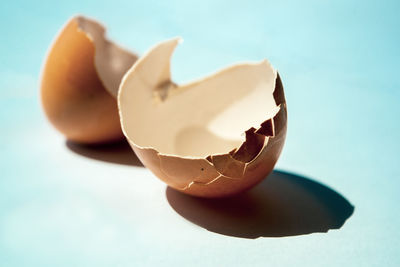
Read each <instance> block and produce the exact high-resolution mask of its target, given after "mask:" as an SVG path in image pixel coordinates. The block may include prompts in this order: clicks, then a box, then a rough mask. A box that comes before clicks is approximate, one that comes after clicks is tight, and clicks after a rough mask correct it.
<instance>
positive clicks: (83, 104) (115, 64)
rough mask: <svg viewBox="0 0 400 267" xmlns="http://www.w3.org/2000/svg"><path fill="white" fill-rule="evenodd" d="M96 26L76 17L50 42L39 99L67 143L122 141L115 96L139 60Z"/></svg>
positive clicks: (95, 23) (100, 26) (91, 21)
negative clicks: (69, 141)
mask: <svg viewBox="0 0 400 267" xmlns="http://www.w3.org/2000/svg"><path fill="white" fill-rule="evenodd" d="M104 34H105V29H104V27H103V26H102V25H101V24H99V23H98V22H96V21H94V20H92V19H88V18H85V17H83V16H76V17H73V18H72V19H70V20H69V21H68V22H67V23H66V25H65V26H64V27H63V29H62V30H61V32H60V33H59V34H58V36H57V37H56V39H55V41H54V43H53V44H52V46H51V48H50V50H49V53H48V55H47V57H46V60H45V64H44V67H43V70H42V79H41V99H42V105H43V108H44V111H45V113H46V115H47V117H48V118H49V120H50V122H51V123H52V124H53V125H54V126H55V127H56V128H57V129H58V130H59V131H60V132H61V133H63V134H64V135H65V136H66V137H67V138H68V139H69V140H72V141H75V142H80V143H103V142H109V141H114V140H118V139H121V138H123V134H122V131H121V126H120V123H119V115H118V106H117V101H116V97H117V93H118V88H119V84H120V82H121V78H122V77H123V75H124V74H125V72H126V71H127V70H128V69H129V68H130V67H131V66H132V64H133V63H134V62H135V61H136V60H137V56H136V55H135V54H133V53H131V52H129V51H127V50H125V49H122V48H121V47H119V46H117V45H116V44H114V43H112V42H111V41H109V40H107V39H106V38H105V36H104Z"/></svg>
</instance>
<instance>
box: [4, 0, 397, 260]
mask: <svg viewBox="0 0 400 267" xmlns="http://www.w3.org/2000/svg"><path fill="white" fill-rule="evenodd" d="M82 2H84V3H82ZM250 2H251V1H250ZM250 2H248V3H247V2H246V1H208V0H204V1H197V2H192V1H178V0H176V1H141V2H139V1H77V0H72V1H64V2H59V1H47V0H46V1H39V2H37V1H36V2H35V1H1V3H0V34H1V42H0V49H1V52H0V123H1V132H0V137H1V138H0V265H1V266H399V264H400V241H399V240H400V234H399V230H398V227H399V226H400V209H399V207H398V203H399V201H400V196H399V190H400V181H399V178H400V177H399V174H400V171H399V163H400V162H399V151H400V142H399V138H400V125H399V124H400V120H399V117H400V105H399V101H400V91H399V87H400V78H399V77H400V75H399V61H400V53H399V47H400V19H399V16H398V12H399V9H400V5H399V4H398V3H399V2H398V1H254V2H251V3H250ZM75 14H83V15H87V16H90V17H93V18H96V19H98V20H99V21H101V22H102V23H104V25H106V26H107V28H108V30H109V31H108V36H109V37H110V38H111V39H113V40H114V41H116V42H118V43H119V44H122V45H123V46H124V47H128V48H130V49H132V50H134V51H137V52H138V53H139V54H143V53H144V52H145V51H146V50H147V49H148V48H149V47H151V46H153V45H154V44H155V43H157V42H159V41H162V40H164V39H167V38H171V37H175V36H181V37H182V38H183V39H184V42H183V43H182V44H181V45H179V47H178V48H177V50H176V53H175V54H174V58H173V66H172V75H173V77H174V80H175V81H177V82H186V81H190V80H192V79H196V78H199V77H202V76H204V75H206V74H210V73H212V72H214V71H216V70H219V69H221V68H223V67H225V66H228V65H230V64H233V63H237V62H244V61H258V60H261V59H264V58H267V59H268V60H269V61H270V62H271V63H272V65H273V66H274V67H275V68H276V69H277V70H278V71H279V73H280V75H281V77H282V81H283V85H284V87H285V93H286V98H287V105H288V113H289V121H288V136H287V140H286V144H285V147H284V150H283V153H282V155H281V157H280V159H279V161H278V164H277V166H276V170H275V171H274V172H273V173H272V174H271V175H270V177H268V178H267V179H266V180H265V181H264V182H263V183H262V184H260V185H259V186H257V187H256V188H255V189H254V190H252V191H250V192H248V193H246V194H244V195H241V196H237V197H234V198H231V199H224V200H202V199H196V198H191V197H188V196H185V195H182V194H180V193H177V192H175V191H174V190H172V189H170V188H168V187H167V186H166V185H165V184H164V183H162V182H161V181H159V180H158V179H157V178H156V177H155V176H154V175H153V174H152V173H151V172H150V171H149V170H147V169H145V168H144V167H143V166H142V165H141V163H140V161H139V160H138V159H137V158H136V156H135V155H134V154H133V152H131V150H130V148H129V147H128V146H127V145H126V143H120V144H114V145H109V146H98V147H85V146H79V145H76V144H74V143H71V142H67V141H66V140H65V139H64V137H63V136H62V135H60V134H59V133H58V132H57V131H56V130H55V129H54V128H53V127H52V126H51V125H50V124H49V122H48V121H47V119H46V118H45V115H44V113H43V111H42V108H41V104H40V99H39V82H40V78H39V77H40V76H39V75H40V70H41V67H42V64H43V60H44V57H45V55H46V51H47V49H48V47H49V46H50V44H51V42H52V40H53V39H54V37H55V35H56V33H57V32H58V31H59V30H60V28H61V27H62V26H63V25H64V23H65V22H66V21H67V20H68V19H69V18H70V17H71V16H73V15H75Z"/></svg>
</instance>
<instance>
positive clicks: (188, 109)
mask: <svg viewBox="0 0 400 267" xmlns="http://www.w3.org/2000/svg"><path fill="white" fill-rule="evenodd" d="M178 41H179V40H178V39H172V40H168V41H165V42H162V43H160V44H158V45H156V46H155V47H153V48H152V49H150V51H149V52H147V53H146V54H145V55H144V56H143V57H142V58H141V59H139V60H138V62H137V63H136V64H135V65H134V66H133V67H132V68H131V69H130V70H129V71H128V72H127V74H126V75H125V77H124V78H123V81H122V83H121V85H120V89H119V95H118V105H119V111H120V118H121V124H122V129H123V132H124V134H125V136H126V137H127V139H128V141H129V143H130V145H131V147H132V148H133V150H134V151H135V152H136V153H137V155H138V156H139V158H140V160H142V162H143V164H144V165H145V166H146V167H148V168H149V169H150V170H151V171H152V172H153V173H154V174H155V175H156V176H158V177H159V178H160V179H161V180H163V181H164V182H166V183H167V184H168V185H169V186H171V187H173V188H175V189H177V190H179V191H182V192H184V193H186V194H190V195H194V196H200V197H224V196H229V195H233V194H236V193H239V192H242V191H244V190H247V189H249V188H251V187H253V186H254V185H256V184H257V183H259V182H260V181H262V180H263V179H264V178H266V177H267V175H268V174H269V173H270V172H271V171H272V170H273V168H274V166H275V163H276V161H277V160H278V158H279V155H280V153H281V151H282V148H283V145H284V141H285V137H286V129H287V111H286V101H285V96H284V92H283V86H282V82H281V79H280V77H279V75H278V73H277V72H276V71H275V70H274V69H273V68H272V67H271V65H269V64H268V62H266V61H262V62H260V63H248V64H239V65H234V66H232V67H228V68H226V69H224V70H221V71H219V72H217V73H215V74H213V75H210V76H208V77H206V78H203V79H201V80H198V81H195V82H193V83H189V84H185V85H177V84H175V83H173V82H172V81H171V78H170V58H171V55H172V53H173V50H174V48H175V47H176V45H177V43H178ZM133 88H134V89H133ZM252 124H254V125H252ZM240 127H242V128H240ZM243 134H244V135H245V140H241V139H242V138H243V137H242V136H243ZM182 140H183V141H182ZM148 151H151V153H150V152H148Z"/></svg>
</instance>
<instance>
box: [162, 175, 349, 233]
mask: <svg viewBox="0 0 400 267" xmlns="http://www.w3.org/2000/svg"><path fill="white" fill-rule="evenodd" d="M166 197H167V200H168V202H169V204H170V205H171V207H172V208H173V209H174V210H175V211H176V212H177V213H178V214H180V215H181V216H182V217H184V218H185V219H187V220H189V221H191V222H192V223H194V224H196V225H198V226H201V227H203V228H205V229H207V230H209V231H211V232H215V233H219V234H222V235H227V236H234V237H241V238H258V237H284V236H296V235H304V234H310V233H317V232H327V231H329V230H330V229H340V228H341V227H342V226H343V224H344V223H345V221H346V220H347V219H348V218H349V217H350V216H351V215H352V214H353V212H354V206H352V205H351V204H350V203H349V201H348V200H347V199H346V198H344V197H343V196H342V195H341V194H339V193H338V192H336V191H334V190H333V189H332V188H329V187H328V186H325V185H323V184H321V183H318V182H316V181H313V180H312V179H309V178H306V177H302V176H299V175H296V174H291V173H288V172H283V171H274V172H273V173H271V174H270V175H269V177H267V179H265V180H264V181H263V182H262V183H261V184H259V185H258V186H256V187H255V188H253V189H252V190H250V191H248V192H245V193H242V194H240V195H237V196H234V197H229V198H220V199H205V198H196V197H192V196H188V195H185V194H182V193H180V192H178V191H175V190H174V189H172V188H170V187H168V188H167V190H166Z"/></svg>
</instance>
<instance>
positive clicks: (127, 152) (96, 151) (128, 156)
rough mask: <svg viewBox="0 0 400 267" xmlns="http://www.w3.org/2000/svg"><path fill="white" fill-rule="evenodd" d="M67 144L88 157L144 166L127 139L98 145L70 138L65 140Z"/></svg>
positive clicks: (77, 152)
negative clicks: (81, 142)
mask: <svg viewBox="0 0 400 267" xmlns="http://www.w3.org/2000/svg"><path fill="white" fill-rule="evenodd" d="M65 145H66V147H67V148H68V149H69V150H70V151H72V152H74V153H76V154H78V155H81V156H84V157H87V158H91V159H95V160H100V161H105V162H110V163H115V164H122V165H131V166H136V167H143V164H142V163H141V162H140V160H139V159H138V158H137V156H136V154H135V153H134V152H133V151H132V149H131V147H130V146H129V144H128V142H127V141H125V140H124V141H120V142H116V143H111V144H110V143H107V144H96V145H85V144H78V143H75V142H72V141H69V140H68V141H66V142H65Z"/></svg>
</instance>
